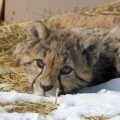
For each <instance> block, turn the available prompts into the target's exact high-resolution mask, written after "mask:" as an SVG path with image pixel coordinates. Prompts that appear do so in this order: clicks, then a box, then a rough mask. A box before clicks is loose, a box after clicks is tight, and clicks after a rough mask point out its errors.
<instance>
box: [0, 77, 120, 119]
mask: <svg viewBox="0 0 120 120" xmlns="http://www.w3.org/2000/svg"><path fill="white" fill-rule="evenodd" d="M114 80H115V81H113V80H112V81H109V82H107V83H105V84H101V85H99V86H97V87H92V88H87V93H84V90H83V93H78V94H75V95H69V94H67V95H63V96H60V97H58V103H59V104H60V106H59V107H58V109H57V110H54V111H53V112H52V113H51V114H49V115H46V116H43V115H40V114H38V113H7V112H5V109H6V108H3V107H0V120H84V117H89V116H105V117H108V118H109V120H120V88H119V89H118V88H116V87H115V86H116V85H117V84H118V80H119V81H120V79H114ZM115 84H116V85H115ZM110 86H111V87H110ZM94 88H99V90H100V91H99V90H98V89H97V90H96V89H94ZM102 88H103V90H101V89H102ZM105 89H107V90H105ZM89 90H91V91H90V92H91V93H88V91H89ZM110 90H112V91H110ZM85 91H86V89H85ZM93 92H95V93H93ZM22 100H24V101H30V102H34V103H36V102H40V101H41V100H47V101H55V97H42V96H37V95H33V94H27V93H17V92H15V91H11V92H0V102H15V101H22ZM7 107H8V108H9V107H12V106H7Z"/></svg>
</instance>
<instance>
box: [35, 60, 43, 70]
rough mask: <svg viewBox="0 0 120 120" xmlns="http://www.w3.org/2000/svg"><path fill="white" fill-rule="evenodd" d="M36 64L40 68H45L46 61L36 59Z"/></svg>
mask: <svg viewBox="0 0 120 120" xmlns="http://www.w3.org/2000/svg"><path fill="white" fill-rule="evenodd" d="M36 64H37V66H38V67H39V68H44V65H45V64H44V62H43V61H42V60H41V59H36Z"/></svg>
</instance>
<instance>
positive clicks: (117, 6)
mask: <svg viewBox="0 0 120 120" xmlns="http://www.w3.org/2000/svg"><path fill="white" fill-rule="evenodd" d="M77 12H79V13H80V14H83V15H112V16H120V0H115V1H114V2H111V3H109V4H106V5H100V6H98V7H95V8H83V9H82V10H79V11H78V10H77Z"/></svg>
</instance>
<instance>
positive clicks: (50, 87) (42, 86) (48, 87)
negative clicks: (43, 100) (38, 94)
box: [40, 84, 53, 92]
mask: <svg viewBox="0 0 120 120" xmlns="http://www.w3.org/2000/svg"><path fill="white" fill-rule="evenodd" d="M40 86H41V88H42V89H43V91H44V92H46V91H49V90H50V89H52V88H53V86H52V85H43V84H40Z"/></svg>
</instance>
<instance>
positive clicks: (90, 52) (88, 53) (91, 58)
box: [82, 38, 102, 67]
mask: <svg viewBox="0 0 120 120" xmlns="http://www.w3.org/2000/svg"><path fill="white" fill-rule="evenodd" d="M100 41H101V40H100V39H98V38H97V40H95V39H94V40H90V41H89V42H86V43H85V45H84V49H83V51H82V55H83V56H84V60H85V62H86V64H87V66H88V67H92V66H93V65H95V63H96V62H97V60H98V58H99V55H100V52H101V47H102V44H101V42H100Z"/></svg>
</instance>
